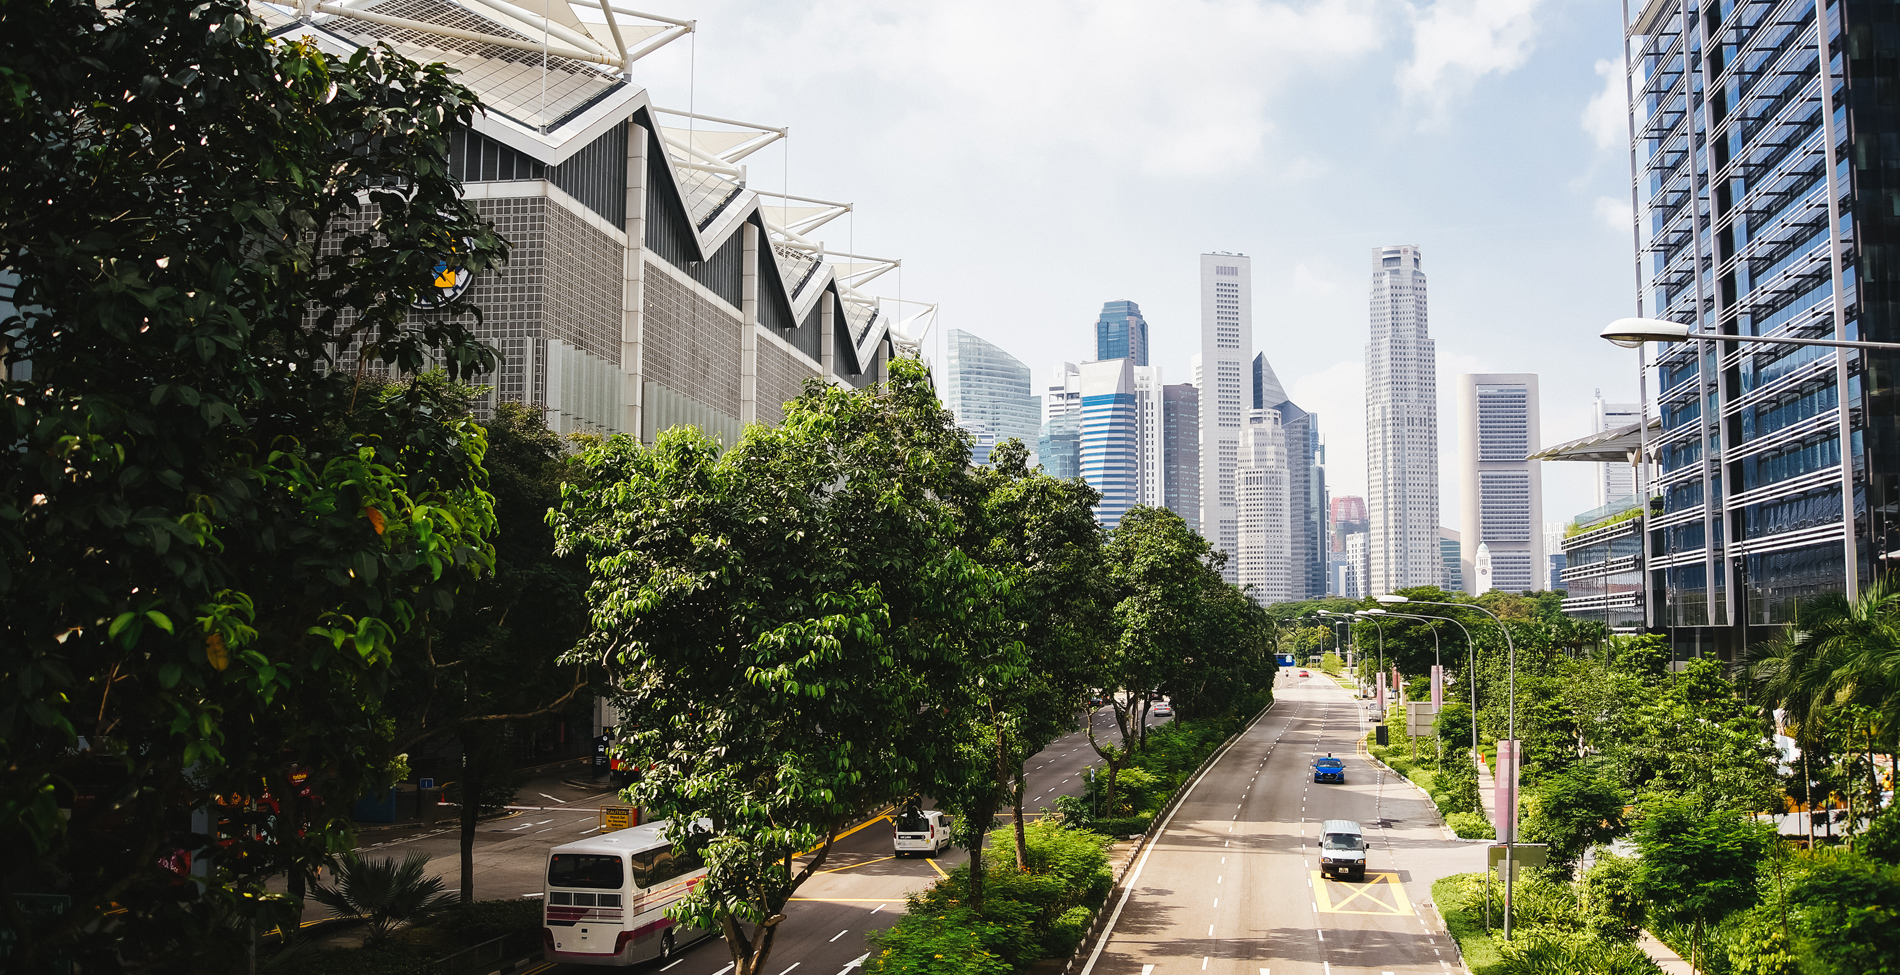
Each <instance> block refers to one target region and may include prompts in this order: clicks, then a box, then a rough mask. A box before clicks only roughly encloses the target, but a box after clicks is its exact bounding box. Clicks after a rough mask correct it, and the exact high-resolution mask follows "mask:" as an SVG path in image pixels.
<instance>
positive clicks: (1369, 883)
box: [1313, 870, 1413, 916]
mask: <svg viewBox="0 0 1900 975" xmlns="http://www.w3.org/2000/svg"><path fill="white" fill-rule="evenodd" d="M1335 890H1337V891H1340V892H1343V893H1344V894H1345V896H1343V897H1341V898H1340V899H1339V900H1337V901H1335V900H1333V892H1334V891H1335ZM1381 890H1384V891H1390V892H1391V894H1392V899H1391V900H1390V901H1387V900H1385V899H1384V898H1381V897H1380V896H1379V892H1380V891H1381ZM1359 901H1364V902H1365V903H1364V904H1363V905H1361V904H1359V903H1358V902H1359ZM1313 902H1314V903H1315V904H1317V905H1318V906H1319V910H1320V913H1322V914H1396V915H1401V916H1410V915H1411V914H1412V913H1413V912H1412V902H1411V901H1409V900H1407V899H1406V897H1405V888H1404V887H1402V886H1400V885H1399V875H1398V874H1396V873H1381V872H1377V871H1370V870H1369V871H1367V872H1366V882H1365V883H1363V884H1358V885H1351V884H1342V883H1337V882H1335V881H1332V880H1328V879H1326V875H1325V874H1323V873H1321V872H1320V871H1318V870H1315V871H1313ZM1347 905H1353V906H1354V907H1360V906H1363V907H1375V908H1378V909H1377V910H1350V909H1348V907H1347Z"/></svg>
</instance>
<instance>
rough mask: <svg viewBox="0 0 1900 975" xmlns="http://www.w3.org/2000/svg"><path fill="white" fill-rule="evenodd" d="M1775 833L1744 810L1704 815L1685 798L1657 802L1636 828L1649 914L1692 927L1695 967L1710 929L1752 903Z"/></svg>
mask: <svg viewBox="0 0 1900 975" xmlns="http://www.w3.org/2000/svg"><path fill="white" fill-rule="evenodd" d="M1772 830H1773V827H1771V826H1769V825H1768V824H1766V823H1760V822H1755V821H1752V820H1750V819H1748V818H1747V817H1746V816H1744V815H1743V814H1741V813H1737V812H1733V811H1717V812H1713V813H1710V812H1707V811H1705V810H1704V809H1703V808H1702V807H1701V806H1700V805H1699V804H1698V803H1696V802H1695V801H1694V800H1692V799H1688V798H1682V797H1670V798H1663V799H1658V800H1655V801H1653V802H1652V803H1650V804H1649V806H1648V807H1647V808H1645V809H1644V810H1643V819H1642V822H1641V823H1640V825H1638V826H1637V828H1636V847H1637V849H1638V850H1640V851H1641V852H1642V862H1641V864H1640V865H1639V866H1638V868H1637V871H1636V885H1637V889H1638V890H1640V891H1642V894H1643V898H1644V900H1645V901H1647V902H1648V905H1649V915H1650V916H1651V917H1654V918H1657V919H1659V920H1662V921H1668V922H1673V923H1677V924H1682V925H1686V926H1688V928H1689V930H1690V936H1689V954H1690V962H1691V964H1693V963H1695V961H1696V958H1697V956H1698V955H1699V953H1700V950H1701V944H1700V942H1701V940H1702V935H1703V933H1704V932H1705V931H1706V930H1707V929H1708V928H1709V926H1710V925H1712V924H1714V923H1715V922H1717V921H1719V920H1721V919H1722V918H1723V917H1726V916H1727V915H1729V914H1730V913H1733V912H1735V911H1738V910H1742V909H1744V908H1747V907H1749V906H1751V905H1753V904H1754V903H1755V901H1756V899H1757V897H1758V896H1759V895H1758V891H1757V889H1756V879H1757V877H1758V876H1759V874H1760V871H1761V866H1762V859H1763V857H1764V856H1765V854H1766V852H1767V844H1768V843H1769V842H1770V841H1771V837H1772Z"/></svg>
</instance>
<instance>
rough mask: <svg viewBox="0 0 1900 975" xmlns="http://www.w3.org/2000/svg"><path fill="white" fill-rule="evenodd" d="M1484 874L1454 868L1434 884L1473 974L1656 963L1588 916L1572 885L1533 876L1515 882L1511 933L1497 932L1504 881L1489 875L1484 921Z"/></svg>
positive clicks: (1649, 967)
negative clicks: (1509, 937) (1487, 920)
mask: <svg viewBox="0 0 1900 975" xmlns="http://www.w3.org/2000/svg"><path fill="white" fill-rule="evenodd" d="M1484 891H1485V882H1484V875H1483V874H1475V873H1467V874H1454V875H1452V876H1450V877H1444V878H1441V879H1439V880H1438V881H1436V882H1434V883H1433V884H1432V902H1433V904H1435V905H1436V906H1437V908H1438V912H1439V914H1440V916H1441V917H1443V918H1444V919H1445V927H1446V929H1447V930H1448V931H1450V932H1451V935H1452V937H1453V938H1455V939H1457V941H1458V948H1459V951H1460V952H1461V953H1462V954H1463V955H1464V960H1465V965H1466V967H1468V968H1469V969H1470V970H1471V971H1472V972H1473V973H1474V975H1546V973H1550V975H1570V973H1582V975H1651V973H1655V972H1657V971H1659V969H1658V968H1657V967H1656V965H1655V963H1654V962H1652V961H1650V960H1649V958H1648V956H1647V955H1645V954H1644V953H1643V952H1642V950H1641V949H1640V948H1637V947H1636V945H1635V944H1633V943H1632V942H1631V941H1629V940H1628V938H1626V937H1624V936H1622V935H1621V934H1620V933H1618V932H1616V931H1613V930H1610V929H1606V928H1604V927H1603V926H1601V925H1599V924H1596V923H1594V920H1595V919H1594V918H1592V917H1591V916H1590V915H1589V914H1588V913H1587V911H1586V910H1585V909H1584V907H1583V905H1582V904H1581V903H1580V902H1579V897H1578V892H1577V890H1576V888H1574V887H1572V886H1571V885H1569V884H1563V883H1553V882H1551V881H1549V880H1544V879H1538V878H1534V877H1531V878H1520V879H1519V881H1518V883H1517V884H1516V890H1515V897H1514V901H1515V906H1516V917H1515V921H1514V930H1513V932H1512V940H1510V941H1508V942H1507V941H1504V940H1503V938H1502V937H1501V936H1500V935H1501V930H1500V929H1501V927H1502V922H1503V916H1502V913H1501V912H1502V910H1503V901H1502V888H1501V886H1500V885H1499V883H1498V880H1497V877H1496V875H1495V874H1493V875H1492V877H1491V883H1490V904H1491V926H1490V927H1489V928H1487V927H1486V924H1485V908H1484Z"/></svg>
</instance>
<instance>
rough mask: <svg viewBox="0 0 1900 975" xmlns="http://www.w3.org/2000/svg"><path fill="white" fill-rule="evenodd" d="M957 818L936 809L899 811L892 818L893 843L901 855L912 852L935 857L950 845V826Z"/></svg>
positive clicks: (954, 823)
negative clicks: (895, 816)
mask: <svg viewBox="0 0 1900 975" xmlns="http://www.w3.org/2000/svg"><path fill="white" fill-rule="evenodd" d="M956 819H957V818H956V817H955V816H952V815H949V814H948V813H942V812H938V811H937V810H935V809H931V810H928V811H923V812H920V811H918V810H915V809H912V810H908V811H906V812H901V813H898V814H897V818H896V819H893V820H891V845H892V847H894V848H895V852H896V853H897V855H898V856H900V857H901V856H904V855H906V854H910V853H922V854H923V855H924V856H929V857H934V856H936V855H937V854H939V853H942V852H943V851H944V849H945V848H946V847H948V846H949V845H950V827H952V826H954V825H956Z"/></svg>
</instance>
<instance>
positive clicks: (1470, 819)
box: [1445, 812, 1498, 840]
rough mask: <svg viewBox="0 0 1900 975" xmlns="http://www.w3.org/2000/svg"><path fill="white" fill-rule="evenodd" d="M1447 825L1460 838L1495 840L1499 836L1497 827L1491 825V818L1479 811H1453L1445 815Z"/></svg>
mask: <svg viewBox="0 0 1900 975" xmlns="http://www.w3.org/2000/svg"><path fill="white" fill-rule="evenodd" d="M1445 825H1447V826H1450V827H1451V831H1452V832H1453V833H1455V834H1457V835H1458V838H1459V839H1466V840H1495V839H1497V838H1498V831H1497V828H1496V827H1494V826H1492V825H1491V821H1490V820H1488V819H1486V818H1484V814H1483V813H1479V812H1455V813H1452V814H1451V815H1449V816H1446V817H1445Z"/></svg>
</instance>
